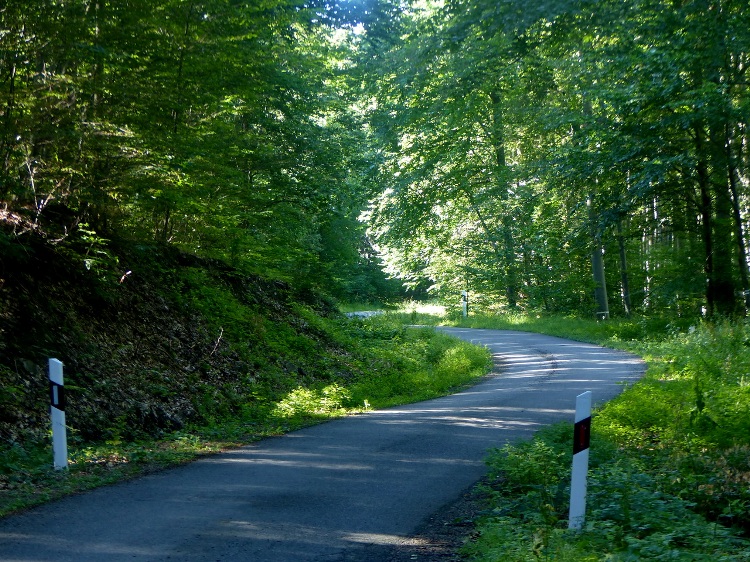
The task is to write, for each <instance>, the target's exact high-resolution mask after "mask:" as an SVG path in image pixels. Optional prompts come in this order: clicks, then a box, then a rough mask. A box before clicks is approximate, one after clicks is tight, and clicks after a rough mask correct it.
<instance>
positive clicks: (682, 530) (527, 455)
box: [465, 315, 750, 561]
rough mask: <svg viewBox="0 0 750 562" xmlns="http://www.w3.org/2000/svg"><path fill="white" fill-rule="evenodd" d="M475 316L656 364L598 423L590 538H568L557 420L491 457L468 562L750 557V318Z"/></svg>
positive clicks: (563, 452)
mask: <svg viewBox="0 0 750 562" xmlns="http://www.w3.org/2000/svg"><path fill="white" fill-rule="evenodd" d="M471 321H476V322H478V323H479V324H480V325H483V326H486V327H500V326H501V325H502V326H503V327H506V328H513V329H533V330H534V331H540V332H546V333H550V334H553V335H559V336H566V335H567V336H568V337H572V336H574V337H575V338H576V339H582V340H587V341H592V342H598V343H602V344H609V345H613V346H617V347H626V348H629V349H630V350H632V351H636V352H639V353H640V354H642V355H644V356H645V357H646V359H647V360H648V364H649V368H648V371H647V373H646V376H645V377H644V378H643V380H641V381H640V382H638V383H636V384H635V385H633V386H632V387H629V388H627V389H626V390H625V391H624V392H623V393H622V394H621V395H620V396H618V397H617V398H615V399H613V400H612V401H610V402H608V403H607V404H606V405H605V406H604V407H603V408H602V409H601V410H599V411H597V412H595V414H594V419H593V424H592V444H591V449H590V454H591V459H590V472H589V483H588V492H589V494H588V502H587V508H588V509H587V518H586V525H585V527H584V529H583V531H582V532H580V533H572V532H570V531H568V530H567V529H566V527H567V513H566V511H567V503H566V502H567V499H568V495H569V493H570V492H569V474H570V450H571V438H572V432H571V428H570V425H569V424H561V425H559V426H556V427H552V428H550V429H546V430H543V431H541V432H540V433H539V434H538V435H537V437H536V438H535V439H534V440H533V441H530V442H524V443H520V444H518V445H515V446H508V447H506V448H504V449H501V450H498V451H495V452H494V453H493V454H491V455H490V456H489V458H488V463H489V465H490V479H489V481H488V489H487V494H486V495H487V498H488V500H489V501H490V507H489V508H488V510H487V511H486V513H485V515H484V516H483V517H482V518H481V519H480V522H479V523H478V532H477V538H476V540H473V541H471V542H469V543H467V546H466V549H465V552H466V554H467V556H468V557H469V559H471V560H486V561H490V560H518V561H521V560H571V561H573V560H592V561H593V560H602V561H603V560H622V561H625V560H706V561H708V560H732V561H735V560H736V561H739V560H748V559H750V543H748V541H747V538H746V537H747V536H748V534H749V533H750V492H748V487H747V482H748V481H750V438H748V435H750V432H748V431H747V427H746V423H747V421H746V420H747V415H746V414H745V412H746V400H747V393H746V392H745V385H744V378H743V376H742V374H743V373H744V372H745V370H746V367H747V364H748V363H747V360H748V353H747V349H748V346H747V343H746V342H747V324H746V323H745V322H734V323H733V322H728V321H722V322H719V323H717V324H709V323H696V324H694V325H693V326H692V327H691V326H687V327H686V328H685V329H684V330H679V329H677V326H678V325H680V323H679V322H675V321H672V322H670V321H669V320H668V319H661V320H659V319H655V318H654V319H645V318H644V319H635V318H634V319H631V320H627V321H625V320H622V321H616V322H594V321H580V320H573V319H570V320H566V319H561V318H544V317H540V318H537V317H526V316H522V315H516V316H512V317H506V318H504V319H502V320H500V319H497V318H495V319H494V320H493V319H490V318H481V317H479V318H475V319H471ZM493 322H494V323H493ZM566 324H567V325H568V327H569V328H568V330H567V334H566V330H565V326H566ZM667 326H668V327H667ZM635 337H637V338H638V339H634V338H635ZM639 340H640V341H639ZM697 389H700V390H697Z"/></svg>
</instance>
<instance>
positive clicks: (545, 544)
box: [464, 418, 750, 562]
mask: <svg viewBox="0 0 750 562" xmlns="http://www.w3.org/2000/svg"><path fill="white" fill-rule="evenodd" d="M594 423H595V424H597V423H598V418H595V422H594ZM563 432H565V433H567V434H568V438H567V439H560V436H561V435H562V433H563ZM570 437H571V435H570V426H569V425H561V426H558V427H556V428H552V429H550V430H545V431H542V432H540V434H538V435H537V436H536V437H535V439H534V440H532V441H529V442H525V443H521V444H519V445H516V446H508V447H505V448H504V449H502V450H499V451H496V452H495V453H493V454H492V455H490V457H489V458H488V463H489V465H490V480H489V482H488V490H487V497H488V500H489V501H490V508H489V509H488V510H487V511H486V515H484V516H483V517H482V518H481V520H480V523H479V528H478V535H477V538H476V539H475V540H473V541H472V542H470V543H468V544H467V546H466V547H465V549H464V553H465V554H466V555H467V557H468V559H469V560H477V561H480V560H482V561H488V562H489V561H495V560H511V561H513V560H515V561H528V560H567V561H571V562H572V561H576V560H591V561H599V560H601V561H604V560H621V561H625V560H706V561H708V560H726V561H730V560H731V561H740V560H747V559H748V557H750V543H748V542H747V541H746V540H743V539H741V538H739V537H738V536H737V534H736V533H733V532H732V531H730V530H729V529H727V528H724V527H721V526H718V525H717V524H716V523H711V522H708V521H706V519H704V518H703V517H701V516H700V515H698V514H695V513H693V512H692V511H691V509H692V508H693V504H692V503H690V502H689V501H686V500H683V499H681V498H680V497H678V496H676V495H672V494H670V493H669V492H665V491H664V489H663V487H662V483H660V481H659V479H660V477H659V475H654V474H652V473H650V465H651V463H650V462H649V460H648V459H647V458H646V457H645V456H643V455H639V456H632V455H627V454H623V451H622V450H618V449H617V448H615V447H607V446H606V442H603V441H602V439H601V437H600V436H595V437H594V438H593V440H592V447H591V463H590V472H589V479H588V497H587V518H586V525H585V527H584V529H583V530H582V531H581V532H580V533H577V532H573V531H569V530H567V528H566V527H567V500H568V498H569V494H570V489H569V479H570V460H571V457H570V450H571V439H570Z"/></svg>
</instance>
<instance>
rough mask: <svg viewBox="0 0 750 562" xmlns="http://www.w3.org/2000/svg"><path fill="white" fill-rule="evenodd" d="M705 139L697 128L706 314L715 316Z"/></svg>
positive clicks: (699, 126) (700, 128)
mask: <svg viewBox="0 0 750 562" xmlns="http://www.w3.org/2000/svg"><path fill="white" fill-rule="evenodd" d="M704 145H705V139H704V132H703V127H702V125H697V126H696V128H695V149H696V155H697V157H698V161H697V167H696V172H697V177H698V190H699V191H700V215H701V226H702V229H703V246H704V248H705V251H706V261H705V264H704V271H705V272H706V284H707V285H706V314H707V315H708V316H713V315H714V312H715V293H716V289H715V282H714V248H713V228H712V226H713V220H712V215H713V212H712V207H713V205H712V204H711V194H710V191H709V178H708V163H707V161H706V157H705V148H704Z"/></svg>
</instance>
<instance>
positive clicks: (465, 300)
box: [461, 291, 469, 318]
mask: <svg viewBox="0 0 750 562" xmlns="http://www.w3.org/2000/svg"><path fill="white" fill-rule="evenodd" d="M461 315H462V316H463V317H464V318H466V317H467V316H469V291H461Z"/></svg>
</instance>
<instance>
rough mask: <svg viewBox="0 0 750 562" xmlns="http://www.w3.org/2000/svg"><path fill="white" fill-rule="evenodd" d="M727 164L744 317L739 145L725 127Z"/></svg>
mask: <svg viewBox="0 0 750 562" xmlns="http://www.w3.org/2000/svg"><path fill="white" fill-rule="evenodd" d="M726 136H727V143H726V150H727V164H728V168H729V170H728V171H729V174H728V175H729V191H730V194H731V196H732V216H733V218H734V232H735V236H736V237H737V250H738V252H737V266H738V268H739V272H740V282H741V283H742V295H743V302H744V306H745V315H747V313H748V311H750V280H748V268H747V250H746V249H745V230H744V228H743V226H744V225H743V222H742V211H741V210H740V197H739V193H738V190H737V185H739V184H740V181H741V180H740V174H739V170H738V169H737V164H736V163H737V160H738V158H735V155H734V152H733V151H734V147H735V146H737V153H738V154H740V155H741V150H742V149H741V145H738V144H737V141H736V138H735V137H736V135H733V134H732V133H731V131H730V129H729V127H727V135H726Z"/></svg>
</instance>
